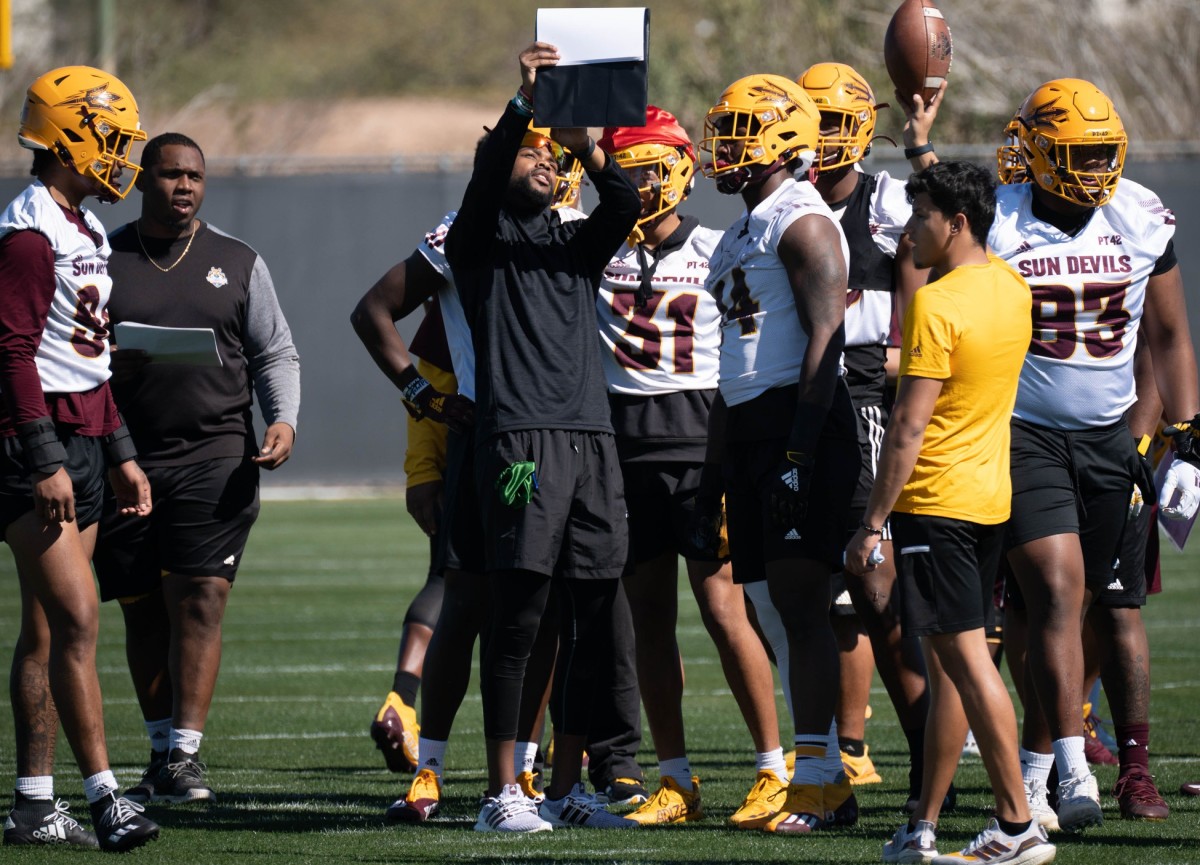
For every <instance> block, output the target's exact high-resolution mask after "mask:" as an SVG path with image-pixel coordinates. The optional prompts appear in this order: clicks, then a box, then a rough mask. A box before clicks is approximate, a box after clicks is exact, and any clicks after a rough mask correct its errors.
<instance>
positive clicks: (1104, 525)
mask: <svg viewBox="0 0 1200 865" xmlns="http://www.w3.org/2000/svg"><path fill="white" fill-rule="evenodd" d="M1140 476H1141V467H1140V464H1139V461H1138V456H1137V451H1136V450H1135V448H1134V445H1133V438H1132V437H1131V436H1130V434H1129V427H1128V426H1127V425H1126V423H1125V421H1124V420H1121V421H1119V422H1117V423H1115V424H1112V425H1111V426H1107V427H1100V428H1096V429H1088V430H1054V429H1048V428H1046V427H1040V426H1037V425H1035V424H1031V423H1027V422H1025V421H1021V420H1016V419H1014V420H1013V422H1012V484H1013V498H1012V517H1011V519H1010V520H1009V524H1008V537H1007V540H1006V544H1007V546H1008V548H1009V549H1012V548H1013V547H1019V546H1021V545H1022V544H1026V543H1029V542H1030V541H1035V540H1038V539H1039V538H1045V537H1050V536H1051V535H1061V534H1078V535H1079V543H1080V546H1081V547H1082V548H1083V561H1084V573H1085V581H1086V584H1087V586H1088V588H1090V589H1092V590H1093V591H1097V592H1098V591H1100V590H1101V589H1103V588H1104V587H1105V586H1107V585H1108V584H1109V583H1110V582H1111V581H1112V573H1113V564H1114V562H1116V560H1117V557H1118V555H1119V553H1120V549H1121V539H1122V536H1123V534H1124V531H1125V525H1126V522H1127V521H1128V515H1129V497H1130V494H1131V493H1132V492H1133V483H1134V481H1135V479H1137V478H1139V477H1140Z"/></svg>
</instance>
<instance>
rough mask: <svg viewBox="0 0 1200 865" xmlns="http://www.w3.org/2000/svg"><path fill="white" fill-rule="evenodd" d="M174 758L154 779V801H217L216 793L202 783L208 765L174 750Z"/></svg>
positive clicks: (177, 802)
mask: <svg viewBox="0 0 1200 865" xmlns="http://www.w3.org/2000/svg"><path fill="white" fill-rule="evenodd" d="M171 756H172V757H173V758H178V759H174V760H172V761H171V762H169V763H167V764H166V765H165V766H164V767H163V770H162V774H161V775H159V777H158V779H157V780H156V781H155V790H154V801H155V802H173V803H175V804H180V803H185V802H212V803H215V802H216V801H217V794H216V793H214V792H213V790H212V788H211V787H209V786H208V785H207V784H205V783H204V773H205V771H207V769H208V767H207V766H205V765H204V764H203V763H201V762H200V761H199V760H197V759H195V758H194V757H190V756H187V755H183V754H180V753H179V752H174V753H172V754H171Z"/></svg>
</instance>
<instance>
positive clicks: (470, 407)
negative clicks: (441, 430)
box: [401, 376, 475, 432]
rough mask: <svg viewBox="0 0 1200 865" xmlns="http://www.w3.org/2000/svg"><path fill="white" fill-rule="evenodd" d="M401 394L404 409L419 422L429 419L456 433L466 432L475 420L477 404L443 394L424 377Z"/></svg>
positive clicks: (454, 395) (463, 398)
mask: <svg viewBox="0 0 1200 865" xmlns="http://www.w3.org/2000/svg"><path fill="white" fill-rule="evenodd" d="M401 393H402V394H403V396H402V399H403V401H404V407H405V408H406V409H408V413H409V414H410V415H412V416H413V417H414V418H416V419H417V420H421V419H422V418H429V419H430V420H435V421H438V422H439V423H444V424H445V425H446V426H448V427H450V429H452V430H454V431H455V432H466V431H467V430H468V429H470V427H471V424H472V423H473V422H474V420H475V403H473V402H471V401H470V400H469V399H467V398H466V397H465V396H462V395H461V394H457V393H442V392H441V391H440V390H437V389H436V388H435V387H434V386H433V385H431V384H430V383H429V382H428V381H427V380H426V379H425V378H423V377H422V376H417V377H416V378H414V379H413V380H412V381H410V382H409V383H408V384H406V385H405V386H404V387H403V388H402V390H401Z"/></svg>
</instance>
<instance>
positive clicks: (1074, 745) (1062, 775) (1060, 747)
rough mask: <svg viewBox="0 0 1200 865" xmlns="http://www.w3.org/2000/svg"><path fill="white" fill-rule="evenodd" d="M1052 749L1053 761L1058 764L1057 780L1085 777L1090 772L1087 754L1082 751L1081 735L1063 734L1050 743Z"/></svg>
mask: <svg viewBox="0 0 1200 865" xmlns="http://www.w3.org/2000/svg"><path fill="white" fill-rule="evenodd" d="M1050 747H1052V748H1053V749H1054V762H1055V763H1057V764H1058V778H1059V781H1060V782H1061V781H1065V780H1067V779H1068V778H1085V777H1087V776H1088V775H1090V774H1091V771H1092V770H1091V769H1089V768H1088V763H1087V756H1086V755H1085V754H1084V752H1083V736H1065V737H1063V738H1062V739H1055V740H1054V741H1053V742H1051V743H1050Z"/></svg>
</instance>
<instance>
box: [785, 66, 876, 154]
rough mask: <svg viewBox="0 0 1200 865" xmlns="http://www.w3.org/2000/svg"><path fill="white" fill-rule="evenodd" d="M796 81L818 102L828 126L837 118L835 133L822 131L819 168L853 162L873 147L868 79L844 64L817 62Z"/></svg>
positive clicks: (872, 102) (873, 114)
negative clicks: (828, 133) (829, 133)
mask: <svg viewBox="0 0 1200 865" xmlns="http://www.w3.org/2000/svg"><path fill="white" fill-rule="evenodd" d="M796 83H797V84H799V85H800V86H801V87H803V88H804V90H805V92H806V93H808V95H809V96H811V97H812V99H813V102H815V103H817V109H818V110H819V111H820V113H821V118H822V120H823V121H824V122H823V123H822V126H824V127H826V128H828V127H829V126H830V125H832V124H831V123H830V122H829V121H831V120H836V121H837V124H838V131H837V133H836V134H834V135H827V134H824V133H822V135H821V140H820V143H819V144H818V145H817V159H816V162H814V163H813V164H814V165H816V167H817V171H832V170H834V169H835V168H841V167H842V166H844V165H853V164H854V163H855V162H858V161H860V160H861V159H863V157H865V156H866V155H867V153H869V152H870V150H871V139H872V137H874V135H875V119H876V109H877V106H876V104H875V94H874V93H872V92H871V85H870V84H868V83H867V81H866V79H865V78H863V77H862V76H861V75H859V74H858V73H857V72H855V71H854V69H852V68H851V67H849V66H847V65H846V64H845V63H817V64H815V65H813V66H810V67H808V69H806V70H804V72H803V74H801V76H800V77H799V78H797V79H796Z"/></svg>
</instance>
